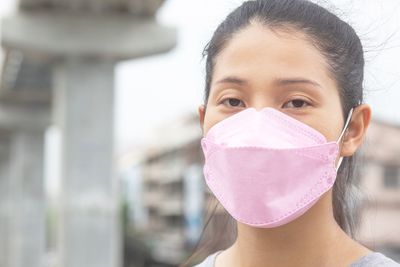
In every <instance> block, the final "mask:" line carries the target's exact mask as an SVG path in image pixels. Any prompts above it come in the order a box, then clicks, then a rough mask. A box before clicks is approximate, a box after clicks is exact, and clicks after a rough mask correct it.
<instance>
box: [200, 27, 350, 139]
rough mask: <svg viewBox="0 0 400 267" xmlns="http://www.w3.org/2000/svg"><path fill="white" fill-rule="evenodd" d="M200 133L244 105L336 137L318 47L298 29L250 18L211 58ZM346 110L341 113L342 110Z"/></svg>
mask: <svg viewBox="0 0 400 267" xmlns="http://www.w3.org/2000/svg"><path fill="white" fill-rule="evenodd" d="M215 62H216V63H215V68H214V72H213V78H212V81H211V86H210V95H209V99H208V102H207V108H206V109H204V106H201V107H200V108H199V112H200V118H201V122H202V126H203V135H204V136H205V135H206V134H207V132H208V130H209V129H210V128H211V127H212V126H213V125H214V124H216V123H218V122H220V121H222V120H224V119H226V118H227V117H229V116H232V115H233V114H235V113H237V112H240V111H242V110H244V109H246V108H249V107H254V108H256V109H257V110H260V109H262V108H264V107H272V108H275V109H277V110H279V111H281V112H284V113H285V114H287V115H289V116H291V117H293V118H295V119H297V120H299V121H301V122H303V123H305V124H307V125H309V126H311V127H313V128H314V129H316V130H318V131H319V132H320V133H322V134H323V135H324V136H325V137H326V138H327V140H328V141H336V140H337V139H338V137H339V135H340V133H341V131H342V128H343V126H344V121H343V114H342V108H341V103H340V97H339V90H338V88H337V86H336V83H335V80H334V79H333V78H331V77H330V74H329V72H328V64H327V62H326V60H325V58H324V57H323V56H322V55H321V53H320V52H319V51H318V50H317V49H316V48H315V47H314V46H313V45H312V44H311V42H310V41H308V40H307V39H306V38H305V36H304V35H303V34H302V33H299V32H295V31H293V32H287V31H286V32H284V31H280V30H274V31H272V30H270V29H269V28H267V27H265V26H262V25H260V24H258V23H253V24H251V25H250V26H248V27H247V28H245V29H243V30H241V31H240V32H238V33H237V34H235V35H234V36H233V38H232V39H231V40H230V41H229V42H228V44H227V46H226V47H225V48H224V49H223V50H222V51H221V53H220V54H219V55H218V56H217V57H216V59H215ZM346 115H347V114H346Z"/></svg>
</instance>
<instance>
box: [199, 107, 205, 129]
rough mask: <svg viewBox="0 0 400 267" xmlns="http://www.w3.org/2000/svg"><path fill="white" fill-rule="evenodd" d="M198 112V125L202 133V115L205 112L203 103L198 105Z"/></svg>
mask: <svg viewBox="0 0 400 267" xmlns="http://www.w3.org/2000/svg"><path fill="white" fill-rule="evenodd" d="M198 112H199V122H200V127H201V131H202V133H204V130H203V129H204V116H205V113H206V107H205V106H204V104H202V105H200V106H199V108H198Z"/></svg>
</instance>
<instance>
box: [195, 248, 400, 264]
mask: <svg viewBox="0 0 400 267" xmlns="http://www.w3.org/2000/svg"><path fill="white" fill-rule="evenodd" d="M221 252H222V250H220V251H217V252H215V253H214V254H211V255H210V256H208V257H207V258H206V259H205V260H204V261H203V262H201V263H200V264H198V265H196V266H194V267H214V262H215V258H216V257H217V255H218V254H219V253H221ZM349 267H400V264H398V263H396V262H395V261H393V260H392V259H390V258H388V257H386V256H385V255H383V254H382V253H379V252H372V253H369V254H367V255H365V256H363V257H361V258H360V259H358V260H357V261H356V262H354V263H352V264H351V265H350V266H349Z"/></svg>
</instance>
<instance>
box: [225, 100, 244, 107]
mask: <svg viewBox="0 0 400 267" xmlns="http://www.w3.org/2000/svg"><path fill="white" fill-rule="evenodd" d="M226 103H229V105H230V106H231V107H239V105H240V104H241V103H242V101H241V100H239V99H237V98H226V99H225V100H223V101H221V104H224V105H225V104H226Z"/></svg>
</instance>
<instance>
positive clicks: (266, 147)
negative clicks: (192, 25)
mask: <svg viewBox="0 0 400 267" xmlns="http://www.w3.org/2000/svg"><path fill="white" fill-rule="evenodd" d="M205 56H206V57H207V61H206V90H205V103H204V105H201V106H200V107H199V115H200V123H201V127H202V129H203V138H202V140H201V145H202V149H203V152H204V156H205V165H204V176H205V179H206V183H207V185H208V187H209V188H210V190H211V191H212V192H213V194H214V195H215V196H216V198H217V199H218V201H219V202H220V203H221V205H222V206H223V207H224V208H225V210H226V211H227V212H228V213H229V214H230V215H231V216H232V217H233V218H234V219H235V221H236V223H237V225H236V226H237V238H236V239H235V241H234V242H233V244H232V245H231V246H230V247H228V248H227V249H225V250H219V251H217V252H216V253H213V254H212V255H209V256H208V257H207V258H206V259H205V260H204V261H203V262H202V263H200V264H199V265H197V266H198V267H211V266H215V267H224V266H229V267H236V266H237V267H241V266H246V267H256V266H257V267H258V266H274V267H276V266H285V267H289V266H296V267H299V266H326V267H330V266H335V267H337V266H400V265H398V264H397V263H395V262H394V261H393V260H391V259H389V258H387V257H386V256H385V255H383V254H381V253H377V252H373V251H371V250H369V249H368V248H366V247H364V246H363V245H361V244H359V243H358V242H356V241H355V240H353V238H352V234H353V231H354V228H355V224H356V221H355V220H354V218H353V217H352V215H353V209H352V207H353V206H354V205H353V204H354V203H353V202H354V200H353V196H354V192H353V190H352V189H353V187H354V186H353V183H354V181H353V180H354V177H353V169H354V164H355V162H354V156H355V153H356V151H357V150H358V149H359V148H360V146H361V144H362V142H363V139H364V136H365V134H366V131H367V128H368V125H369V123H370V119H371V109H370V107H369V106H368V105H366V104H364V103H363V85H362V83H363V74H364V58H363V49H362V45H361V42H360V39H359V37H358V36H357V35H356V33H355V32H354V30H353V28H352V27H351V26H349V25H348V24H347V23H345V22H343V21H342V20H340V19H339V18H338V17H337V16H335V15H334V14H332V13H330V12H329V11H327V10H325V9H324V8H322V7H320V6H318V5H316V4H314V3H311V2H308V1H305V0H256V1H248V2H245V3H244V4H242V5H241V6H240V7H238V8H237V9H236V10H234V11H233V12H232V13H231V14H230V15H229V16H228V17H227V18H226V19H225V20H224V21H223V22H222V23H221V24H220V25H219V27H218V28H217V29H216V31H215V33H214V35H213V37H212V39H211V41H210V42H209V44H208V46H207V47H206V49H205ZM218 234H224V233H218ZM216 238H217V236H216Z"/></svg>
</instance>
